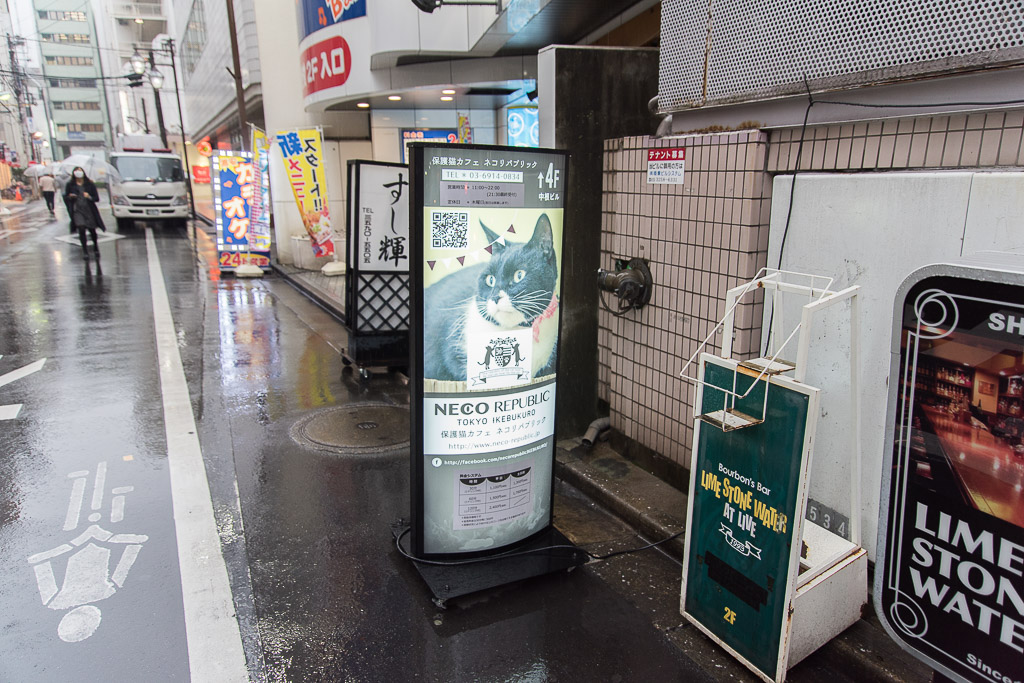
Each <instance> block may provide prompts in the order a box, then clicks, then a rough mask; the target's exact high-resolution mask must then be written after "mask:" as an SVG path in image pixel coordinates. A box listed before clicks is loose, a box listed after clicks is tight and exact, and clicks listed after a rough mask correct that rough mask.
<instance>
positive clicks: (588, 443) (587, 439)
mask: <svg viewBox="0 0 1024 683" xmlns="http://www.w3.org/2000/svg"><path fill="white" fill-rule="evenodd" d="M611 426H612V421H611V418H608V417H599V418H598V419H596V420H594V421H593V422H591V423H590V426H589V427H587V432H586V434H584V435H583V446H584V447H585V448H587V449H588V450H589V449H591V448H593V447H594V442H595V441H597V439H598V438H599V437H600V436H601V434H603V433H604V432H605V431H607V430H608V429H609V428H610V427H611Z"/></svg>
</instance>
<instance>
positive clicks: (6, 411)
mask: <svg viewBox="0 0 1024 683" xmlns="http://www.w3.org/2000/svg"><path fill="white" fill-rule="evenodd" d="M21 406H22V404H21V403H14V404H12V405H9V406H0V420H13V419H14V418H16V417H18V413H20V412H21Z"/></svg>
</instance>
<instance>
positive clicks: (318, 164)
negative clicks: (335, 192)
mask: <svg viewBox="0 0 1024 683" xmlns="http://www.w3.org/2000/svg"><path fill="white" fill-rule="evenodd" d="M276 137H277V144H278V146H279V147H280V148H281V156H282V157H283V159H284V168H285V173H286V174H287V175H288V182H289V184H290V185H291V187H292V194H293V195H294V196H295V204H296V206H298V207H299V215H300V216H301V217H302V225H303V227H305V228H306V233H308V234H309V239H310V242H312V245H313V254H314V255H315V256H331V255H332V254H334V242H332V241H331V237H332V235H333V233H332V230H331V214H330V211H329V209H328V206H327V177H326V175H325V172H324V167H323V159H324V155H323V135H322V133H321V131H320V129H319V128H300V129H299V130H286V131H278V133H277V136H276Z"/></svg>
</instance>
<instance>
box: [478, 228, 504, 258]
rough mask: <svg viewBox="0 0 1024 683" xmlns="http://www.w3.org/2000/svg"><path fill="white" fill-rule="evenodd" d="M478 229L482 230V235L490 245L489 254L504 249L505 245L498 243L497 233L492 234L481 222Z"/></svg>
mask: <svg viewBox="0 0 1024 683" xmlns="http://www.w3.org/2000/svg"><path fill="white" fill-rule="evenodd" d="M480 227H481V228H483V229H484V234H485V235H487V243H488V244H490V245H492V247H491V253H492V254H493V253H497V252H499V251H501V250H502V249H504V248H505V245H504V244H502V243H501V242H499V241H498V233H496V232H494V231H493V230H491V229H490V228H488V227H487V226H486V225H484V222H483V221H480Z"/></svg>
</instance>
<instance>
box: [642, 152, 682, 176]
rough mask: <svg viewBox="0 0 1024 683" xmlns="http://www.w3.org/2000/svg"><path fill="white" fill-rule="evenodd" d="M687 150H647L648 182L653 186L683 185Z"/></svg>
mask: <svg viewBox="0 0 1024 683" xmlns="http://www.w3.org/2000/svg"><path fill="white" fill-rule="evenodd" d="M685 170H686V148H685V147H677V148H673V149H668V148H662V149H649V150H647V182H648V183H649V184H651V185H682V184H683V174H684V172H685Z"/></svg>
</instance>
